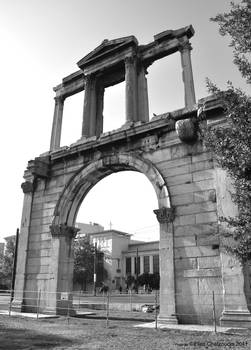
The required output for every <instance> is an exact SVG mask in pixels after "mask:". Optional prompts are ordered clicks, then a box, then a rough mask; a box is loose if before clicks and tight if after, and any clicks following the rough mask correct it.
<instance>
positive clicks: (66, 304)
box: [48, 224, 79, 315]
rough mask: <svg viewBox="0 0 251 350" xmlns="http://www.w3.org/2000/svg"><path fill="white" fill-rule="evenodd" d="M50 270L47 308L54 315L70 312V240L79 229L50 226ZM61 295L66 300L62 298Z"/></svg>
mask: <svg viewBox="0 0 251 350" xmlns="http://www.w3.org/2000/svg"><path fill="white" fill-rule="evenodd" d="M50 230H51V236H52V241H51V264H50V266H51V269H50V275H51V280H50V290H49V293H50V298H48V300H49V301H48V303H49V305H48V306H49V308H50V309H51V310H52V312H55V313H56V314H60V315H62V314H66V313H67V312H68V310H72V294H71V292H72V283H73V263H74V257H73V249H72V240H73V239H74V238H75V236H76V234H77V232H78V231H79V229H77V228H75V227H71V226H67V225H64V224H61V225H51V226H50ZM62 293H64V294H67V296H68V297H67V298H62Z"/></svg>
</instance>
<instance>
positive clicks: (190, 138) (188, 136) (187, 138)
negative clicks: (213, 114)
mask: <svg viewBox="0 0 251 350" xmlns="http://www.w3.org/2000/svg"><path fill="white" fill-rule="evenodd" d="M175 129H176V132H177V134H178V136H179V138H180V140H181V141H183V142H186V143H191V142H194V141H196V140H197V137H198V133H197V125H196V121H194V120H193V119H182V120H178V121H177V122H176V124H175Z"/></svg>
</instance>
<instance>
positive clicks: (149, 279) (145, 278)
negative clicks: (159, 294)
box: [138, 273, 160, 289]
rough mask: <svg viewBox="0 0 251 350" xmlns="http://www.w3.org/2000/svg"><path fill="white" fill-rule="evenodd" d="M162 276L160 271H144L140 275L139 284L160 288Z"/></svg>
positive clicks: (148, 287)
mask: <svg viewBox="0 0 251 350" xmlns="http://www.w3.org/2000/svg"><path fill="white" fill-rule="evenodd" d="M159 282H160V276H159V273H142V275H140V276H139V277H138V284H139V285H140V286H144V285H145V287H146V289H159Z"/></svg>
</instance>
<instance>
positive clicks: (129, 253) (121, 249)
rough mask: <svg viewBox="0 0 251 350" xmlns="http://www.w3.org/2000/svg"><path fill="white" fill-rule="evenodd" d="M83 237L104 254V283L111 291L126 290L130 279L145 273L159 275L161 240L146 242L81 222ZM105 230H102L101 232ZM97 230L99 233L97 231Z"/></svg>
mask: <svg viewBox="0 0 251 350" xmlns="http://www.w3.org/2000/svg"><path fill="white" fill-rule="evenodd" d="M76 227H78V228H80V232H79V234H80V235H88V236H89V237H90V242H91V243H92V244H93V245H96V246H97V249H98V250H100V251H102V252H103V253H104V268H105V269H106V271H107V279H106V280H105V281H104V282H105V283H106V284H107V285H108V286H109V288H110V289H111V290H119V289H120V287H121V288H122V290H125V289H126V287H127V283H126V280H127V277H128V276H133V277H135V278H136V277H137V276H139V275H141V274H143V273H159V241H154V242H143V241H135V240H133V239H131V235H130V234H128V233H126V232H122V231H118V230H112V229H111V230H104V228H103V229H102V226H101V225H98V224H94V225H93V224H91V225H88V224H81V223H77V224H76ZM98 228H101V230H98ZM95 230H96V232H95Z"/></svg>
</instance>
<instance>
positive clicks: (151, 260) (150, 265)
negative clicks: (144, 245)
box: [149, 255, 153, 273]
mask: <svg viewBox="0 0 251 350" xmlns="http://www.w3.org/2000/svg"><path fill="white" fill-rule="evenodd" d="M149 272H150V273H153V256H152V255H150V256H149Z"/></svg>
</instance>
